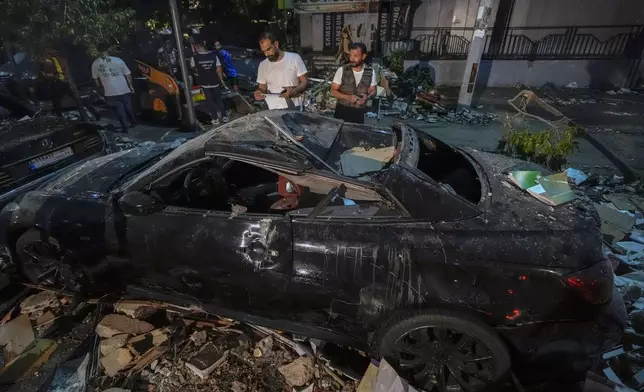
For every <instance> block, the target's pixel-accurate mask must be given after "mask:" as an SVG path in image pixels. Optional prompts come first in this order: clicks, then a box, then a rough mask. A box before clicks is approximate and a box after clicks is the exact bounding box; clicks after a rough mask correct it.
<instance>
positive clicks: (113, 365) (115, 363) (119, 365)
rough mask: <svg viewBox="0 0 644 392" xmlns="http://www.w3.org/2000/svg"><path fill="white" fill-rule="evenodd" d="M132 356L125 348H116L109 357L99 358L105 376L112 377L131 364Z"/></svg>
mask: <svg viewBox="0 0 644 392" xmlns="http://www.w3.org/2000/svg"><path fill="white" fill-rule="evenodd" d="M132 359H133V357H132V354H131V353H130V350H128V349H127V348H117V349H116V350H114V351H112V352H111V353H110V354H109V355H106V356H104V357H103V358H101V365H102V366H103V369H105V374H107V375H108V376H110V377H111V376H114V375H116V373H118V372H120V371H121V370H122V369H124V368H125V367H126V366H127V365H128V364H129V363H130V362H132Z"/></svg>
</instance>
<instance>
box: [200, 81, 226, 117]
mask: <svg viewBox="0 0 644 392" xmlns="http://www.w3.org/2000/svg"><path fill="white" fill-rule="evenodd" d="M203 92H204V95H205V96H206V101H205V104H206V107H207V108H208V111H209V112H210V116H211V117H212V118H213V120H214V119H217V118H223V117H226V107H225V106H224V100H223V98H221V86H217V87H208V88H206V87H204V88H203ZM219 113H221V117H219Z"/></svg>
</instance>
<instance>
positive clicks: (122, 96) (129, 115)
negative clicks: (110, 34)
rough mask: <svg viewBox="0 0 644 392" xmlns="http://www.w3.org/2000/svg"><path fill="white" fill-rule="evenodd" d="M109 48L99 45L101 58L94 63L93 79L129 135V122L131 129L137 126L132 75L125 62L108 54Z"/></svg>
mask: <svg viewBox="0 0 644 392" xmlns="http://www.w3.org/2000/svg"><path fill="white" fill-rule="evenodd" d="M108 48H109V46H108V45H106V44H101V45H99V47H98V50H99V51H100V52H101V56H100V57H99V58H97V59H96V60H94V62H93V63H92V78H93V79H94V82H95V83H96V85H97V86H98V87H99V88H102V89H103V94H104V95H105V100H106V101H107V104H108V105H110V106H111V107H113V108H114V109H115V110H116V115H117V116H118V119H119V122H120V123H121V128H122V130H123V132H126V133H127V131H128V124H127V120H129V121H130V125H129V126H130V127H132V128H134V127H135V126H136V119H135V117H134V111H133V110H132V94H133V93H134V85H133V84H132V73H131V72H130V69H129V68H128V67H127V65H125V62H124V61H123V60H121V59H120V58H118V57H114V56H110V55H109V54H108Z"/></svg>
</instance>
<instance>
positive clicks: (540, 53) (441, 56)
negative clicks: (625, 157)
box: [294, 0, 644, 87]
mask: <svg viewBox="0 0 644 392" xmlns="http://www.w3.org/2000/svg"><path fill="white" fill-rule="evenodd" d="M294 6H295V12H296V13H298V15H299V21H300V40H301V45H302V46H306V47H309V48H311V49H312V50H313V51H314V52H319V53H326V54H334V53H337V52H338V50H339V46H340V44H341V42H342V36H343V34H349V36H350V38H351V40H352V41H353V42H363V43H365V44H366V45H367V47H368V48H370V50H372V51H373V52H374V54H375V55H377V56H387V55H389V54H391V53H392V52H394V51H402V52H404V54H405V58H406V59H407V61H406V66H411V65H414V64H417V63H419V62H420V63H423V64H425V65H426V66H429V67H433V68H435V71H436V82H437V84H446V85H458V84H460V81H461V79H462V75H463V68H464V66H465V63H464V59H465V58H466V57H467V53H468V50H469V43H470V41H471V39H472V34H473V32H474V21H475V19H476V13H477V10H478V6H479V1H478V0H379V1H378V0H372V1H363V0H359V1H358V0H354V1H350V0H345V1H333V0H326V1H323V0H317V1H316V0H300V1H297V2H296V3H295V4H294ZM643 49H644V2H643V1H642V0H610V1H609V0H497V1H496V4H495V7H494V10H493V11H492V16H491V22H490V26H489V29H488V31H487V36H486V47H485V52H484V56H483V58H484V61H483V63H482V64H481V66H482V67H483V68H484V69H485V68H486V67H487V69H488V74H489V75H488V77H487V80H485V81H482V82H484V83H486V85H493V86H509V85H514V84H518V83H521V84H525V85H528V86H535V85H537V86H540V85H543V84H546V83H552V84H555V85H562V84H563V85H565V84H568V83H570V82H573V81H574V82H576V83H577V84H578V85H580V86H590V85H594V86H595V87H599V85H601V84H604V85H618V86H624V87H626V86H628V87H633V86H634V85H636V84H637V83H639V81H638V79H639V75H640V74H641V73H642V72H641V71H642V65H641V58H642V51H643ZM483 77H485V76H483Z"/></svg>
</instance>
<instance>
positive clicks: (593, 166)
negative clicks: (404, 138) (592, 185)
mask: <svg viewBox="0 0 644 392" xmlns="http://www.w3.org/2000/svg"><path fill="white" fill-rule="evenodd" d="M521 90H522V88H488V89H486V90H485V91H484V92H482V93H479V94H478V95H477V96H476V97H475V100H474V102H473V105H472V108H473V109H472V111H475V112H476V111H479V112H491V113H494V114H496V115H497V116H499V118H503V116H506V115H508V114H510V115H513V114H515V113H516V111H515V110H514V109H513V108H512V107H511V106H510V105H509V104H508V103H507V100H508V99H510V98H513V97H515V96H516V95H517V94H518V93H519V92H520V91H521ZM532 91H533V92H535V93H536V94H537V96H538V97H540V98H542V99H546V101H547V102H548V103H550V104H551V105H552V106H554V107H555V108H557V109H558V110H559V111H561V112H562V113H564V114H565V115H566V116H567V117H568V118H570V119H571V120H573V121H574V122H575V123H576V124H578V125H579V126H581V127H583V128H584V129H585V130H586V131H587V132H589V133H590V134H591V135H592V136H593V137H594V138H595V139H597V140H598V141H599V142H601V143H602V144H604V145H605V146H606V147H607V148H608V149H609V150H611V151H612V152H613V153H615V154H616V155H617V156H618V157H619V158H620V159H621V160H622V161H623V162H624V163H626V165H628V166H629V167H630V168H631V169H633V171H634V172H635V173H636V174H639V175H640V176H642V175H644V125H643V124H644V122H643V121H642V119H643V117H644V94H641V93H638V92H626V91H622V92H617V91H616V92H612V93H609V92H605V91H597V90H590V89H570V88H566V89H559V88H549V87H544V88H539V89H532ZM439 92H440V93H441V94H442V95H443V96H445V100H444V101H445V104H446V106H447V107H455V106H456V101H457V99H458V88H439ZM394 120H396V119H395V118H392V117H384V118H383V119H382V120H381V121H380V124H381V125H384V126H387V125H388V124H390V123H391V121H394ZM398 121H400V120H398ZM367 122H368V123H374V124H375V123H377V122H376V121H375V120H374V119H367ZM405 122H407V123H409V124H410V125H412V126H414V127H416V129H418V130H419V131H422V132H427V133H429V134H431V135H433V136H436V137H438V138H439V139H441V140H443V141H445V142H447V143H449V144H452V145H454V146H457V147H463V146H465V147H471V148H474V149H478V150H482V151H494V150H495V149H496V146H497V144H498V142H499V140H500V139H501V135H502V132H503V130H502V124H501V123H500V121H496V122H493V123H491V124H487V125H461V124H451V123H442V122H437V123H428V122H425V121H415V120H411V121H410V120H406V121H405ZM527 124H528V126H530V127H531V129H533V130H538V129H545V125H544V124H541V123H539V122H536V121H529V122H527ZM577 141H578V142H579V146H578V147H579V148H578V150H577V151H575V152H574V153H573V154H571V156H569V157H568V164H569V165H570V166H574V167H577V168H579V169H582V170H584V169H587V170H588V171H593V172H600V173H601V174H608V175H609V174H611V173H614V174H618V175H620V172H619V170H618V169H617V168H616V167H615V166H614V165H613V164H612V163H611V162H610V161H609V160H608V158H606V156H604V155H603V154H602V153H601V152H600V151H598V150H597V149H596V148H595V147H594V146H592V145H591V144H590V143H588V142H587V141H586V140H584V139H582V138H579V139H578V140H577Z"/></svg>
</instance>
